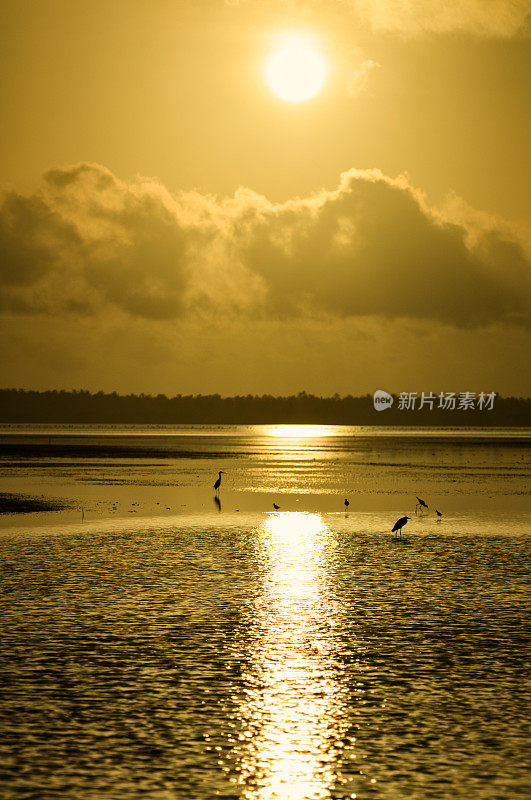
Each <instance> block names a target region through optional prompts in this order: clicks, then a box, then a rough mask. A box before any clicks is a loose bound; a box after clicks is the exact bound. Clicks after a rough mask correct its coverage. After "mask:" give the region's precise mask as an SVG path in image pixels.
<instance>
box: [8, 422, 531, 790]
mask: <svg viewBox="0 0 531 800" xmlns="http://www.w3.org/2000/svg"><path fill="white" fill-rule="evenodd" d="M294 433H295V434H297V435H296V436H294V435H293V434H294ZM370 434H371V432H370V431H359V430H356V429H325V430H322V429H319V428H313V429H308V428H306V429H305V430H304V431H301V430H293V429H291V430H287V429H280V430H279V429H277V430H276V431H275V430H274V429H264V428H262V429H249V428H242V429H234V428H231V429H216V430H212V429H205V428H202V429H200V430H199V431H197V432H196V431H195V430H193V429H185V430H182V429H181V430H180V431H177V432H175V431H174V432H173V433H172V435H170V436H168V435H167V432H166V433H165V432H164V431H162V432H161V431H158V430H157V431H155V432H153V430H152V429H150V430H147V431H146V430H144V431H139V430H138V429H135V430H133V431H131V430H130V429H129V430H127V431H116V430H114V431H112V430H109V429H101V430H97V431H95V430H90V429H88V430H87V429H84V430H73V429H69V430H66V431H65V429H64V428H62V429H52V430H46V431H43V430H42V429H40V430H35V429H34V430H32V431H30V432H29V433H28V432H27V431H21V430H13V429H10V430H8V431H4V435H3V436H2V441H3V457H2V460H1V462H0V491H4V492H12V493H16V492H24V493H32V494H38V495H42V496H45V497H54V498H62V499H64V500H67V501H69V502H71V503H72V504H73V507H72V508H71V510H69V511H65V512H55V513H53V512H50V513H44V514H40V515H39V514H30V515H17V516H15V515H4V516H3V518H2V522H1V526H2V527H1V528H0V555H1V557H2V592H3V597H2V600H3V602H2V612H1V613H2V629H1V630H2V647H1V650H0V669H1V680H0V692H1V694H2V703H1V705H0V728H1V737H0V786H1V787H2V789H1V791H0V795H1V796H2V798H4V797H5V798H6V800H10V799H11V798H21V797H24V798H54V797H61V798H67V799H68V800H70V798H72V799H73V798H76V800H83V799H84V798H87V800H92V798H98V799H99V798H102V799H103V800H108V799H111V798H123V799H124V800H128V798H131V800H136V798H149V799H150V800H151V798H154V799H155V798H157V799H158V798H160V799H161V800H166V799H168V800H170V799H171V798H176V799H177V800H181V798H182V799H183V800H184V799H185V798H190V800H209V798H214V797H225V798H245V799H246V800H277V799H278V800H283V799H284V798H286V799H289V800H320V799H321V798H323V799H325V798H330V799H332V798H338V799H339V798H366V799H367V800H368V799H369V798H374V799H375V800H377V798H382V800H402V798H404V800H405V799H406V798H418V800H424V798H426V799H429V798H463V800H464V798H467V800H468V799H469V798H478V799H479V800H498V798H499V800H502V799H503V800H511V798H524V797H526V798H527V797H528V796H529V794H530V788H531V786H530V782H529V769H528V764H529V756H530V752H529V730H528V724H527V720H528V719H529V705H528V698H529V676H528V663H529V655H530V654H529V646H528V643H529V639H528V637H527V634H526V622H527V620H528V619H529V594H530V593H529V566H530V561H531V558H530V555H531V546H530V544H531V542H530V538H529V519H530V504H529V497H528V494H527V491H528V478H529V473H528V467H527V458H528V455H529V439H528V438H527V434H526V432H522V431H520V432H519V433H518V434H516V435H515V433H514V432H513V433H512V434H511V436H510V437H509V436H507V435H506V434H505V432H503V431H498V432H491V433H490V434H487V433H485V432H484V433H482V434H479V435H478V433H477V432H475V433H474V434H471V435H468V434H467V433H466V432H465V433H463V432H459V433H454V434H448V432H446V433H445V435H444V436H442V435H439V433H438V432H437V431H432V432H426V431H424V432H422V433H421V435H416V436H411V435H408V436H404V434H403V432H402V434H401V435H400V436H394V435H393V434H394V432H393V431H389V430H387V431H383V432H382V431H380V432H379V435H378V436H372V435H370ZM219 469H223V470H224V471H225V473H226V474H225V475H224V476H223V484H222V491H221V493H220V501H221V502H220V504H221V510H219V507H218V505H216V504H215V503H214V502H213V491H212V483H213V480H214V479H215V477H216V475H217V471H218V470H219ZM417 494H419V495H420V496H421V497H423V498H424V499H425V500H427V502H428V504H429V506H430V512H429V513H428V514H426V515H424V516H420V515H416V514H415V495H417ZM345 496H348V497H349V499H350V501H351V506H350V511H349V512H348V513H347V514H346V513H345V512H344V510H343V500H344V497H345ZM273 502H276V503H278V504H279V505H280V506H281V508H280V511H278V512H274V511H273V509H272V503H273ZM133 504H135V505H133ZM433 507H437V508H439V509H440V510H441V511H443V513H444V516H443V518H442V521H441V522H437V521H436V517H435V515H434V513H433ZM81 508H83V514H84V521H83V522H82V521H81ZM402 514H408V515H409V516H411V517H412V518H413V519H412V520H411V522H409V523H408V526H407V527H406V528H405V530H404V537H403V540H402V541H401V542H400V541H398V542H396V541H394V540H393V538H392V536H391V534H390V528H391V527H392V525H393V523H394V521H395V520H396V519H397V517H398V516H401V515H402Z"/></svg>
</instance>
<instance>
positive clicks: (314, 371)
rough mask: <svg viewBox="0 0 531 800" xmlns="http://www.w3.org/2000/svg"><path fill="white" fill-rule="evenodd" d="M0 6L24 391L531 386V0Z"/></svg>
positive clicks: (4, 299)
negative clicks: (529, 365)
mask: <svg viewBox="0 0 531 800" xmlns="http://www.w3.org/2000/svg"><path fill="white" fill-rule="evenodd" d="M0 6H1V11H2V25H1V26H0V29H1V33H0V39H1V41H0V53H1V56H0V58H1V59H2V82H1V85H0V107H1V108H2V135H1V137H0V157H1V165H2V169H1V176H2V186H3V197H2V208H1V214H0V248H1V251H0V291H1V294H0V313H1V314H2V318H3V319H2V327H3V329H4V331H5V334H4V336H3V337H2V344H1V349H2V362H3V364H4V368H3V380H2V384H3V385H4V386H23V387H28V388H55V387H58V388H72V387H76V388H89V389H93V390H97V389H104V390H116V391H127V392H128V391H136V392H142V391H144V392H146V393H147V392H149V393H157V392H165V393H170V394H173V393H177V392H182V393H188V392H220V393H221V394H232V393H248V392H251V393H255V392H258V393H262V392H271V393H291V392H297V391H299V390H301V389H306V390H308V391H314V392H317V393H322V394H333V393H334V392H340V393H353V394H358V393H363V392H368V391H373V390H374V389H376V388H384V389H387V390H390V391H391V390H392V391H409V390H411V391H413V390H437V391H451V390H456V389H457V390H458V391H463V390H472V391H474V390H476V391H481V390H483V391H487V390H488V391H498V392H500V393H502V394H529V379H528V370H526V369H525V367H524V362H525V353H526V352H529V349H530V348H529V346H530V344H531V342H530V338H531V337H530V335H529V328H530V317H529V267H530V249H531V231H530V226H529V205H530V197H529V187H530V155H529V153H530V148H529V131H530V113H529V109H530V76H531V48H530V38H529V33H530V27H529V19H530V12H531V3H530V2H529V0H467V1H466V2H463V0H423V1H422V2H417V1H416V0H327V1H326V2H311V1H308V0H306V1H305V2H281V0H241V1H240V2H237V1H234V0H231V2H224V0H197V1H196V2H193V3H192V2H188V0H187V1H186V2H184V1H183V0H172V2H169V0H152V2H150V3H149V2H147V0H106V1H105V2H101V1H100V0H90V2H85V0H75V2H72V0H17V2H16V3H15V2H11V1H9V2H5V1H4V2H1V3H0ZM293 34H297V35H299V36H301V35H302V36H305V37H308V40H311V41H312V42H313V43H314V44H315V48H316V50H317V51H318V52H319V54H320V57H322V59H323V62H324V63H325V64H326V76H325V79H324V83H323V85H322V88H321V89H320V91H318V92H317V94H315V96H314V97H311V98H310V99H308V100H306V101H303V102H286V101H285V100H283V99H282V98H281V97H279V96H278V94H275V93H274V92H273V91H272V90H271V87H270V85H268V81H267V78H266V65H267V62H268V59H270V58H271V54H272V53H275V52H277V51H278V49H279V47H280V46H281V44H282V42H283V41H285V39H286V36H288V37H289V36H293Z"/></svg>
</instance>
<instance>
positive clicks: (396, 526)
mask: <svg viewBox="0 0 531 800" xmlns="http://www.w3.org/2000/svg"><path fill="white" fill-rule="evenodd" d="M408 519H411V517H400V519H397V521H396V522H395V524H394V525H393V530H392V531H391V533H394V534H395V538H396V536H397V534H398V533H400V536H402V528H403V527H404V525H407V521H408Z"/></svg>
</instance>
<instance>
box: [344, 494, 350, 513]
mask: <svg viewBox="0 0 531 800" xmlns="http://www.w3.org/2000/svg"><path fill="white" fill-rule="evenodd" d="M349 505H350V503H349V501H348V500H347V498H346V497H345V511H348V507H349Z"/></svg>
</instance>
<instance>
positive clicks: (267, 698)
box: [239, 513, 346, 800]
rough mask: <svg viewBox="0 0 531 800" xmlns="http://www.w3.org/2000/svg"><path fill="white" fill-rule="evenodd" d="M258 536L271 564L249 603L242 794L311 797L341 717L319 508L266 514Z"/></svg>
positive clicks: (260, 799) (326, 768)
mask: <svg viewBox="0 0 531 800" xmlns="http://www.w3.org/2000/svg"><path fill="white" fill-rule="evenodd" d="M261 536H262V545H263V548H264V550H265V551H266V554H267V558H268V560H269V564H270V569H269V571H268V574H267V576H266V579H265V582H264V585H263V592H262V593H261V595H260V596H259V598H258V599H257V601H256V608H255V618H254V621H253V631H254V636H253V640H252V641H253V645H252V649H251V653H250V662H251V669H250V672H251V673H252V676H250V677H251V678H252V679H251V680H250V681H249V689H248V691H247V693H246V695H245V699H244V702H243V704H242V707H241V708H240V714H239V716H240V722H241V723H242V729H243V730H244V731H245V733H244V734H242V736H241V738H242V739H245V740H246V743H245V745H244V747H243V748H242V750H241V752H240V782H241V783H242V784H243V795H242V796H243V797H245V798H247V800H274V799H277V798H278V799H280V798H290V800H319V799H320V798H325V797H329V795H330V792H329V790H330V788H331V787H332V785H333V784H334V781H335V775H336V770H335V768H334V764H335V760H336V757H337V752H336V747H337V746H336V742H337V741H338V740H339V739H341V737H342V728H343V727H344V725H345V722H344V720H345V718H346V715H345V710H344V709H345V703H346V698H345V696H344V689H343V688H342V686H341V683H340V681H339V679H338V676H337V671H336V669H335V667H334V660H333V652H332V642H333V627H334V619H336V618H337V614H336V612H335V608H334V601H333V599H332V598H331V597H330V595H329V594H328V593H327V590H326V585H325V582H324V578H323V569H322V565H323V560H324V556H325V550H326V548H328V547H330V546H332V545H331V542H330V538H329V532H328V529H327V528H326V526H325V524H324V523H323V521H322V519H321V517H320V516H319V515H318V514H305V513H281V514H274V515H271V516H270V517H269V519H268V521H267V522H266V523H265V524H264V526H263V528H262V530H261ZM248 677H249V676H248Z"/></svg>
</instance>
